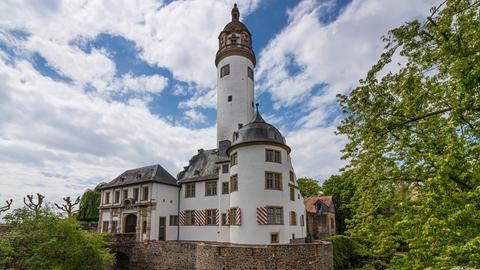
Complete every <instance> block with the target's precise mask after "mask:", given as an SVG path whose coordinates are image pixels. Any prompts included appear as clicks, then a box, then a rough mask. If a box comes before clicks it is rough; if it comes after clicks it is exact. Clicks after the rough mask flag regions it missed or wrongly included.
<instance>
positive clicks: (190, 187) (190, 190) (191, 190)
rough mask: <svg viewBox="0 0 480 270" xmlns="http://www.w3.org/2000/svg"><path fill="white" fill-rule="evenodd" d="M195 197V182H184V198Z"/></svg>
mask: <svg viewBox="0 0 480 270" xmlns="http://www.w3.org/2000/svg"><path fill="white" fill-rule="evenodd" d="M191 197H195V183H189V184H185V198H191Z"/></svg>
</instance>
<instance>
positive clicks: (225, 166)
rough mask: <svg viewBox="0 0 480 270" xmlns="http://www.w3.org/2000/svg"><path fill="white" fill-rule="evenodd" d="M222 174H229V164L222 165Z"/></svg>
mask: <svg viewBox="0 0 480 270" xmlns="http://www.w3.org/2000/svg"><path fill="white" fill-rule="evenodd" d="M222 173H228V164H223V165H222Z"/></svg>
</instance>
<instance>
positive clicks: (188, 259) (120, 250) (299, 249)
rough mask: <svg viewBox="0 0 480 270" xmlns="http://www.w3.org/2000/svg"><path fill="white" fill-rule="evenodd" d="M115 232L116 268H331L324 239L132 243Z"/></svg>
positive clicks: (329, 246) (330, 253)
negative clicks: (277, 242) (254, 242)
mask: <svg viewBox="0 0 480 270" xmlns="http://www.w3.org/2000/svg"><path fill="white" fill-rule="evenodd" d="M134 237H135V236H134V235H116V236H115V244H114V245H113V247H112V250H113V251H114V252H115V253H116V254H117V266H116V268H115V269H119V270H120V269H122V270H123V269H125V270H133V269H146V270H154V269H155V270H156V269H318V270H330V269H333V251H332V245H331V243H329V242H326V241H316V242H314V243H297V244H287V245H262V246H257V245H230V244H222V243H206V242H185V241H148V242H135V241H134Z"/></svg>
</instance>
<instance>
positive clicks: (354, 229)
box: [339, 0, 480, 269]
mask: <svg viewBox="0 0 480 270" xmlns="http://www.w3.org/2000/svg"><path fill="white" fill-rule="evenodd" d="M479 5H480V1H476V2H473V1H468V0H447V1H445V2H443V3H442V4H441V5H440V6H438V7H434V8H432V14H431V16H429V17H428V19H427V20H425V22H422V23H421V22H418V21H413V22H409V23H406V24H405V25H403V26H401V27H398V28H395V29H393V30H391V31H390V32H389V34H388V36H386V37H385V39H384V41H385V42H386V47H385V52H384V53H383V54H382V56H381V58H380V60H379V61H378V63H377V64H376V65H374V66H373V67H372V69H371V70H370V71H369V72H368V75H367V77H366V78H365V79H364V80H361V81H360V85H359V86H358V87H357V88H355V89H354V90H353V91H352V92H351V93H350V94H349V95H346V96H340V97H339V100H340V104H341V106H342V108H343V111H344V113H345V114H346V118H345V119H344V121H343V122H342V125H341V126H340V127H339V133H340V134H344V135H346V136H347V137H348V139H349V143H348V144H347V145H346V147H345V149H344V151H343V153H344V158H346V159H348V160H349V162H350V163H349V165H348V167H347V170H349V171H351V172H350V174H351V177H349V179H350V181H351V183H352V185H353V186H354V187H355V191H354V195H353V197H352V201H351V202H352V207H351V209H355V211H354V213H353V216H352V219H351V221H350V222H351V223H350V224H349V228H350V229H349V230H348V233H349V234H350V235H351V236H353V237H358V238H361V239H363V240H364V241H365V243H366V244H367V246H368V247H369V252H370V255H371V256H372V258H377V259H380V260H381V261H383V262H385V265H387V266H388V267H390V268H398V269H423V268H426V267H433V268H437V269H438V268H440V269H450V268H452V267H455V266H461V267H480V211H479V209H480V181H479V179H480V162H479V156H480V144H479V137H480V19H479V17H480V15H479ZM398 55H399V56H401V57H403V59H404V64H402V65H400V67H399V68H398V71H396V72H388V70H387V73H386V71H385V70H386V65H388V64H390V63H391V62H392V59H393V58H394V57H396V56H398ZM385 73H386V74H385ZM383 74H384V75H383Z"/></svg>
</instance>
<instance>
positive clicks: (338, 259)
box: [327, 235, 361, 270]
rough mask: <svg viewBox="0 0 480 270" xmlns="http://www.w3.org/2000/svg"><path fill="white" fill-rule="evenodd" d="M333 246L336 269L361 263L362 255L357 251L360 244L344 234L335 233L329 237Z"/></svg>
mask: <svg viewBox="0 0 480 270" xmlns="http://www.w3.org/2000/svg"><path fill="white" fill-rule="evenodd" d="M327 240H328V241H330V242H332V246H333V268H334V269H335V270H343V269H351V268H353V267H355V266H358V265H360V264H361V263H360V262H361V259H360V255H359V254H358V253H357V248H358V247H357V246H358V244H357V243H356V242H355V241H353V240H352V239H351V238H349V237H347V236H344V235H335V236H330V237H329V238H327Z"/></svg>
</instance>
